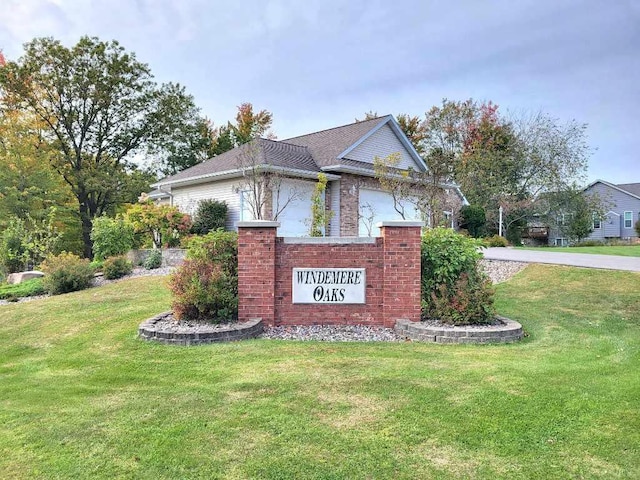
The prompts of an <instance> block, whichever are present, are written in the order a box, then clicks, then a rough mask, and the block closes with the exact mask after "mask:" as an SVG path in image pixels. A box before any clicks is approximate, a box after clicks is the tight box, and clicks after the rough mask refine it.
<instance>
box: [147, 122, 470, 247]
mask: <svg viewBox="0 0 640 480" xmlns="http://www.w3.org/2000/svg"><path fill="white" fill-rule="evenodd" d="M392 153H399V154H400V158H401V161H400V164H399V167H400V168H404V169H407V168H412V169H414V170H418V171H423V172H424V171H426V168H427V167H426V165H425V164H424V162H423V160H422V159H421V158H420V156H419V155H418V153H417V152H416V151H415V149H414V148H413V146H412V145H411V142H410V141H409V140H408V139H407V137H406V136H405V135H404V133H403V132H402V130H401V129H400V126H399V125H398V123H397V122H396V121H395V119H394V118H393V117H392V116H391V115H387V116H384V117H379V118H374V119H370V120H366V121H362V122H356V123H352V124H349V125H344V126H340V127H335V128H331V129H328V130H322V131H320V132H315V133H310V134H308V135H302V136H299V137H294V138H289V139H286V140H277V141H276V140H267V139H263V138H258V139H255V140H253V141H251V142H249V143H247V144H245V145H242V146H241V147H238V148H235V149H233V150H230V151H228V152H225V153H223V154H221V155H218V156H216V157H214V158H211V159H209V160H207V161H205V162H202V163H200V164H198V165H195V166H193V167H191V168H189V169H187V170H184V171H182V172H179V173H177V174H175V175H173V176H170V177H167V178H164V179H162V180H160V181H158V182H157V183H155V184H154V185H153V187H154V188H155V190H154V191H152V192H151V193H150V194H149V196H150V197H151V198H152V199H154V200H155V201H156V202H162V203H170V204H172V205H175V206H177V207H178V208H179V209H180V210H181V211H183V212H185V213H190V214H193V213H194V212H195V209H196V208H197V205H198V203H199V202H200V201H201V200H203V199H217V200H223V201H225V202H226V203H227V205H228V209H229V213H228V217H227V222H226V226H227V228H228V229H235V228H236V227H235V226H236V223H237V222H238V221H241V220H253V219H255V217H256V210H258V209H259V211H260V212H261V217H262V218H264V219H275V220H277V221H279V222H280V223H281V227H280V229H279V234H280V235H282V236H304V235H306V234H307V232H308V230H309V220H308V219H309V217H310V215H311V197H312V194H313V191H314V188H315V185H316V183H317V179H318V174H319V173H321V172H322V173H324V174H325V175H326V176H327V178H328V185H327V189H326V191H325V205H326V209H327V210H331V212H332V216H331V219H330V222H329V225H328V228H327V230H328V231H326V232H325V235H327V236H357V235H360V236H375V235H378V233H379V232H378V229H377V228H376V227H375V224H376V223H377V222H379V221H381V220H396V219H399V218H400V217H399V214H398V213H397V212H396V210H395V209H394V203H393V199H392V196H391V195H390V194H389V193H387V192H385V191H383V190H382V189H381V187H380V184H379V182H378V180H377V179H376V178H375V175H374V168H373V161H374V158H375V157H381V158H382V157H386V156H388V155H390V154H392ZM258 174H259V175H260V176H261V177H260V178H263V177H264V178H267V179H269V180H268V182H269V183H268V185H269V187H268V190H269V191H268V192H266V195H265V192H264V189H263V190H262V191H259V192H258V193H256V189H255V184H254V182H255V178H256V177H257V176H258ZM443 192H446V199H447V201H446V204H450V205H452V206H455V205H456V204H461V203H463V202H465V200H464V196H463V195H462V193H461V192H460V190H459V189H458V188H457V187H456V186H455V185H443ZM258 195H264V198H263V199H262V198H261V199H257V196H258ZM450 210H453V208H450ZM406 212H409V213H408V215H407V214H406V213H405V217H409V218H407V219H414V220H415V219H420V216H421V215H420V213H419V212H418V211H417V209H416V208H411V206H409V208H407V209H406ZM448 213H449V215H450V217H451V222H452V225H453V215H451V212H448ZM445 214H446V213H445ZM274 217H275V218H274Z"/></svg>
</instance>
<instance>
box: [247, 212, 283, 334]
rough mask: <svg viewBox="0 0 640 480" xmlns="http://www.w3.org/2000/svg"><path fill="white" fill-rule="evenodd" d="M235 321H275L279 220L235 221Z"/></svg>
mask: <svg viewBox="0 0 640 480" xmlns="http://www.w3.org/2000/svg"><path fill="white" fill-rule="evenodd" d="M237 226H238V320H240V321H241V322H242V321H247V320H250V319H252V318H262V321H263V323H264V324H265V325H273V324H274V321H275V283H276V230H277V228H278V227H279V226H280V224H279V223H278V222H270V221H265V220H255V221H250V222H238V224H237Z"/></svg>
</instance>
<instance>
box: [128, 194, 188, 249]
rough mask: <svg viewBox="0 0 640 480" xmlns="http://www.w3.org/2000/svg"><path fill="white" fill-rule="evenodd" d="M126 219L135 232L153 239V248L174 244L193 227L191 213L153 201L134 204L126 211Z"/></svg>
mask: <svg viewBox="0 0 640 480" xmlns="http://www.w3.org/2000/svg"><path fill="white" fill-rule="evenodd" d="M125 219H126V220H127V222H129V223H130V224H131V225H132V226H133V228H134V233H136V234H142V235H145V236H148V237H149V238H150V239H151V241H152V245H153V248H162V246H163V245H166V246H174V245H172V244H173V243H175V242H176V241H178V240H179V238H180V236H181V235H183V234H185V233H187V232H188V231H189V229H190V228H191V217H189V215H187V214H184V213H181V212H180V211H179V210H178V209H177V208H176V207H173V206H170V205H155V204H154V203H152V202H142V203H137V204H135V205H132V206H131V207H130V208H129V209H128V210H127V212H126V213H125Z"/></svg>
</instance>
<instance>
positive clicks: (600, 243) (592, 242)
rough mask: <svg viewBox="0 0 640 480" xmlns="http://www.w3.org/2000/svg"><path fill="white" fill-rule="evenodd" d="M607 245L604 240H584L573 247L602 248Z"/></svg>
mask: <svg viewBox="0 0 640 480" xmlns="http://www.w3.org/2000/svg"><path fill="white" fill-rule="evenodd" d="M603 245H605V243H604V242H603V241H602V240H582V241H581V242H578V243H576V244H573V245H570V246H571V247H602V246H603Z"/></svg>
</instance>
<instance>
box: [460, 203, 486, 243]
mask: <svg viewBox="0 0 640 480" xmlns="http://www.w3.org/2000/svg"><path fill="white" fill-rule="evenodd" d="M486 223H487V218H486V215H485V213H484V208H482V207H481V206H479V205H465V206H464V207H462V208H461V209H460V227H461V228H464V229H466V230H467V231H468V232H469V235H471V236H472V237H473V238H480V237H482V236H484V233H485V224H486Z"/></svg>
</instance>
